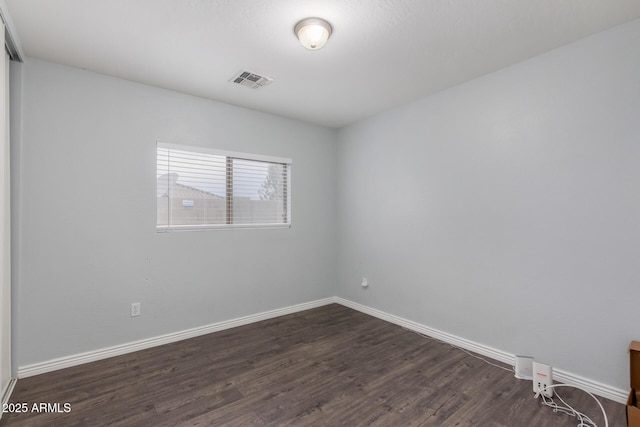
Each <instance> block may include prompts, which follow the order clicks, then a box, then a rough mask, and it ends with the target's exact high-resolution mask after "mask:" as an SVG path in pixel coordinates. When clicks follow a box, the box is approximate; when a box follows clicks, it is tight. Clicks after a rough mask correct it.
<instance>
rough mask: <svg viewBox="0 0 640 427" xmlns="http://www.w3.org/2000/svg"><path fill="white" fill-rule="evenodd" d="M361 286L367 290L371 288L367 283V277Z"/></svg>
mask: <svg viewBox="0 0 640 427" xmlns="http://www.w3.org/2000/svg"><path fill="white" fill-rule="evenodd" d="M360 286H362V287H363V288H365V289H366V288H368V287H369V282H368V281H367V278H366V277H363V278H362V282H361V283H360Z"/></svg>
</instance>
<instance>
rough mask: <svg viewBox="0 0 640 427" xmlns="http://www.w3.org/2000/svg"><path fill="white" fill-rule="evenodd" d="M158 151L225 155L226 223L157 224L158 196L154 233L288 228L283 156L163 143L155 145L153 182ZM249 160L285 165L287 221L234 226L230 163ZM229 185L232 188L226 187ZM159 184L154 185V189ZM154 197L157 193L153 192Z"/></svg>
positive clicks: (288, 171)
mask: <svg viewBox="0 0 640 427" xmlns="http://www.w3.org/2000/svg"><path fill="white" fill-rule="evenodd" d="M158 149H167V150H179V151H184V152H190V153H194V154H206V155H213V156H224V157H225V158H226V164H227V167H226V173H225V174H226V179H225V181H226V194H225V199H226V221H227V222H226V223H225V224H192V225H184V224H183V225H171V224H167V225H158V213H157V212H158V197H157V196H156V232H158V233H168V232H172V231H200V230H234V229H283V228H291V222H292V221H291V169H292V164H293V161H292V160H291V159H289V158H286V157H276V156H268V155H263V154H253V153H244V152H237V151H228V150H219V149H215V148H209V147H201V146H194V145H183V144H175V143H169V142H163V141H157V142H156V179H157V178H158V174H159V172H160V171H159V168H158ZM234 159H238V160H248V161H255V162H264V163H275V164H282V165H285V166H286V173H285V174H284V180H285V185H286V194H285V195H284V196H285V198H284V200H283V204H284V211H285V215H286V222H284V223H240V224H234V223H233V197H229V195H231V196H232V195H233V160H234ZM229 182H231V185H229ZM157 188H158V184H157V182H156V190H157ZM156 194H157V193H156Z"/></svg>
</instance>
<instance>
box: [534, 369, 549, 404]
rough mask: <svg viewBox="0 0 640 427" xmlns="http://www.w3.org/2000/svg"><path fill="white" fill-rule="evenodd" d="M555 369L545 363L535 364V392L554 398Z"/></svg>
mask: <svg viewBox="0 0 640 427" xmlns="http://www.w3.org/2000/svg"><path fill="white" fill-rule="evenodd" d="M552 384H553V368H552V367H551V365H547V364H545V363H540V362H535V361H534V362H533V392H534V393H536V394H537V393H540V394H542V395H544V396H546V397H552V396H553V389H552V388H550V387H551V385H552Z"/></svg>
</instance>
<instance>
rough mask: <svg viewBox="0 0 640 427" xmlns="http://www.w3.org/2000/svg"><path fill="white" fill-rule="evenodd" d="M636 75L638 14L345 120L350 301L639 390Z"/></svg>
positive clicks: (343, 255)
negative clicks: (365, 284) (633, 369)
mask: <svg viewBox="0 0 640 427" xmlns="http://www.w3.org/2000/svg"><path fill="white" fill-rule="evenodd" d="M639 76H640V21H635V22H632V23H630V24H628V25H625V26H621V27H618V28H615V29H613V30H610V31H608V32H604V33H601V34H598V35H595V36H593V37H590V38H588V39H584V40H582V41H579V42H577V43H575V44H572V45H569V46H566V47H563V48H560V49H557V50H555V51H552V52H550V53H548V54H545V55H543V56H540V57H536V58H534V59H531V60H529V61H526V62H524V63H521V64H518V65H515V66H513V67H510V68H507V69H504V70H501V71H499V72H496V73H493V74H490V75H487V76H485V77H482V78H479V79H476V80H474V81H471V82H468V83H466V84H463V85H460V86H457V87H454V88H452V89H449V90H447V91H444V92H441V93H439V94H436V95H435V96H431V97H429V98H426V99H423V100H421V101H419V102H415V103H413V104H411V105H406V106H403V107H401V108H397V109H394V110H392V111H389V112H387V113H384V114H381V115H379V116H376V117H373V118H371V119H368V120H366V121H363V122H360V123H358V124H355V125H352V126H349V127H347V128H344V129H342V130H341V131H340V132H339V134H338V140H339V144H338V159H339V160H338V182H339V183H340V186H339V187H338V188H339V190H338V224H339V237H338V248H339V257H338V259H339V262H338V272H337V275H338V285H339V288H338V295H339V296H342V297H344V298H347V299H350V300H352V301H355V302H359V303H362V304H365V305H367V306H370V307H373V308H377V309H381V310H383V311H385V312H388V313H391V314H395V315H399V316H402V317H405V318H408V319H411V320H414V321H417V322H420V323H422V324H425V325H427V326H430V327H433V328H437V329H440V330H442V331H445V332H449V333H452V334H455V335H458V336H461V337H463V338H466V339H469V340H473V341H476V342H479V343H482V344H485V345H489V346H492V347H494V348H497V349H501V350H504V351H507V352H510V353H515V354H529V355H533V356H535V357H536V359H538V360H544V361H547V362H548V363H551V364H552V365H554V366H555V367H558V368H560V369H563V370H566V371H569V372H572V373H575V374H578V375H581V376H584V377H587V378H590V379H593V380H596V381H600V382H603V383H605V384H609V385H613V386H616V387H619V388H621V389H626V388H627V387H628V384H629V380H628V375H629V373H628V355H627V352H626V349H627V346H628V344H629V341H630V340H631V339H634V338H635V339H638V338H640V336H639V334H640V330H639V329H638V325H639V324H640V314H639V313H640V310H638V303H639V301H640V286H639V282H638V280H639V269H638V265H639V262H640V261H639V260H640V196H639V194H640V193H639V187H638V184H639V183H640V163H639V162H638V159H640V78H639ZM362 276H366V277H367V278H368V279H369V283H370V288H369V289H368V290H362V289H361V288H360V286H359V284H360V280H361V277H362Z"/></svg>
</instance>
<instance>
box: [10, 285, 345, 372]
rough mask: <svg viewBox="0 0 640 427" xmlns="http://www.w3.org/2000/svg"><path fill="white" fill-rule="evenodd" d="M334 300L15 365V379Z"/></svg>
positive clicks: (330, 302)
mask: <svg viewBox="0 0 640 427" xmlns="http://www.w3.org/2000/svg"><path fill="white" fill-rule="evenodd" d="M334 302H335V300H334V298H333V297H329V298H324V299H320V300H315V301H311V302H306V303H302V304H296V305H292V306H289V307H283V308H278V309H275V310H270V311H265V312H262V313H258V314H252V315H249V316H244V317H238V318H236V319H231V320H225V321H223V322H217V323H212V324H210V325H206V326H200V327H197V328H192V329H187V330H184V331H180V332H174V333H171V334H166V335H161V336H158V337H153V338H147V339H143V340H139V341H134V342H130V343H127V344H122V345H116V346H113V347H108V348H103V349H100V350H93V351H88V352H85V353H80V354H74V355H71V356H65V357H60V358H58V359H53V360H47V361H45V362H40V363H34V364H32V365H27V366H20V367H18V378H27V377H31V376H34V375H39V374H44V373H47V372H52V371H56V370H58V369H64V368H70V367H72V366H77V365H81V364H83V363H89V362H95V361H97V360H102V359H106V358H109V357H114V356H120V355H122V354H127V353H132V352H134V351H139V350H144V349H147V348H151V347H156V346H159V345H163V344H169V343H172V342H176V341H182V340H184V339H187V338H194V337H197V336H200V335H206V334H210V333H213V332H218V331H222V330H225V329H231V328H235V327H237V326H243V325H248V324H250V323H255V322H260V321H262V320H267V319H273V318H274V317H280V316H284V315H287V314H292V313H297V312H299V311H304V310H309V309H312V308H316V307H321V306H323V305H327V304H332V303H334Z"/></svg>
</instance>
